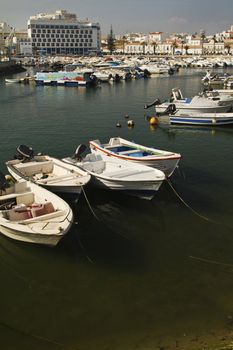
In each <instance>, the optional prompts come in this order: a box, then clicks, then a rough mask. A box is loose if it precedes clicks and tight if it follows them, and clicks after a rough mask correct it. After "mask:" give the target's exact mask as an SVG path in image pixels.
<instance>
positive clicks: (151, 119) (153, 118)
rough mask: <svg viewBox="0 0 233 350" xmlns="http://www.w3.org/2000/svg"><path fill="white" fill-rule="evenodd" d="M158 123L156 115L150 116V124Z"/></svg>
mask: <svg viewBox="0 0 233 350" xmlns="http://www.w3.org/2000/svg"><path fill="white" fill-rule="evenodd" d="M158 123H159V119H158V118H157V117H151V118H150V125H157V124H158Z"/></svg>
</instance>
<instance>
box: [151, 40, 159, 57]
mask: <svg viewBox="0 0 233 350" xmlns="http://www.w3.org/2000/svg"><path fill="white" fill-rule="evenodd" d="M152 46H153V53H154V55H155V54H156V47H157V46H158V43H157V41H153V42H152Z"/></svg>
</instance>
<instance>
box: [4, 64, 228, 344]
mask: <svg viewBox="0 0 233 350" xmlns="http://www.w3.org/2000/svg"><path fill="white" fill-rule="evenodd" d="M201 76H202V74H201V73H200V72H198V71H191V70H190V71H188V70H183V71H181V72H180V73H179V74H176V75H174V76H171V77H165V76H164V77H157V78H152V79H148V80H138V81H132V82H128V83H120V84H106V85H104V84H103V85H102V86H100V87H97V88H90V89H85V88H64V87H36V86H34V85H17V84H12V85H5V83H4V80H3V79H2V80H0V92H1V93H0V107H1V108H0V120H1V128H0V134H1V147H0V170H1V171H3V172H6V167H5V161H6V160H9V159H10V158H12V157H13V155H14V152H15V148H16V146H17V145H18V144H21V143H23V144H27V145H31V146H32V147H33V148H34V150H35V151H38V152H40V151H41V152H45V153H49V154H50V155H52V156H56V157H63V156H67V155H70V154H72V153H73V152H74V150H75V148H76V147H77V146H78V145H79V144H80V143H84V144H86V145H88V140H91V139H97V138H98V139H100V140H102V141H107V140H108V139H109V138H110V137H113V136H117V135H119V136H122V137H124V138H126V139H130V140H134V141H135V142H138V143H142V144H145V145H149V146H154V147H157V148H161V149H166V150H171V151H175V152H180V153H181V154H182V160H181V162H180V167H179V169H178V170H177V171H176V173H175V174H174V176H173V177H172V184H173V186H174V188H175V189H176V191H177V192H178V194H179V195H180V196H181V198H182V199H183V200H184V201H185V202H186V203H188V205H190V206H191V208H192V209H193V210H195V212H194V211H192V210H191V209H190V208H188V207H187V206H185V205H184V203H182V202H181V201H180V200H179V198H178V197H177V195H176V194H175V193H174V191H173V190H172V188H171V187H170V186H169V185H168V184H167V183H165V184H164V185H163V186H162V187H161V189H160V190H159V192H158V195H157V197H155V198H154V199H153V200H152V201H143V200H140V199H136V198H133V197H127V196H124V195H119V194H117V193H112V192H108V191H100V190H94V189H92V188H87V190H86V194H87V197H88V199H89V202H90V205H91V207H92V209H93V210H94V212H95V214H96V216H97V218H98V220H97V219H96V218H95V217H94V216H93V215H92V213H91V211H90V209H89V206H88V204H87V202H86V200H85V197H84V196H83V197H81V199H80V200H79V202H78V203H71V205H72V207H73V210H74V213H75V216H76V220H77V222H78V224H77V225H74V226H73V228H72V230H71V231H70V232H69V233H68V235H67V236H66V237H65V238H64V240H63V241H61V243H60V244H59V246H57V247H56V248H54V249H51V248H46V247H41V246H34V245H29V244H26V243H20V242H16V241H13V240H10V239H7V238H6V237H4V236H2V235H0V280H1V288H0V344H1V348H2V349H4V350H8V349H9V350H11V349H16V348H17V349H24V350H26V349H35V350H37V349H38V350H40V349H67V350H68V349H77V350H100V349H101V350H103V349H109V350H110V349H111V350H120V349H121V350H131V349H139V350H142V349H143V350H144V349H159V348H160V349H162V348H163V349H166V348H168V347H169V348H170V349H173V348H182V347H183V348H186V349H187V348H190V349H191V348H196V349H199V348H203V346H204V345H205V343H207V344H208V342H209V343H211V342H212V341H214V342H216V343H219V342H221V339H222V338H223V335H224V337H225V338H226V337H227V336H229V334H230V333H229V332H230V331H231V330H232V326H233V321H232V320H233V299H232V292H233V278H232V271H233V270H232V267H233V254H232V251H233V222H232V221H233V220H232V215H233V206H232V199H233V186H232V178H233V163H232V145H233V128H220V127H219V128H214V129H211V128H193V127H183V128H182V127H172V126H169V125H168V124H162V123H161V124H159V126H158V127H156V128H152V127H151V126H150V125H149V124H148V121H147V116H148V115H149V114H152V113H153V110H147V111H145V110H144V109H143V106H144V104H145V103H146V102H147V103H149V102H152V101H153V100H154V99H155V98H156V97H159V98H161V99H162V98H166V97H168V96H169V94H170V91H171V88H173V87H180V88H181V89H182V91H183V94H184V95H185V96H192V95H193V94H196V93H197V92H200V90H201V89H202V86H201ZM126 114H129V115H130V117H131V118H132V119H133V120H134V122H135V126H134V128H131V129H130V128H128V127H127V121H126V119H125V118H124V116H125V115H126ZM118 122H120V123H121V124H122V127H121V128H116V123H118ZM198 214H200V215H198ZM207 219H209V220H207Z"/></svg>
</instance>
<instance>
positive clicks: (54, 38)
mask: <svg viewBox="0 0 233 350" xmlns="http://www.w3.org/2000/svg"><path fill="white" fill-rule="evenodd" d="M28 36H29V38H31V40H32V50H33V52H34V53H35V52H38V53H46V54H81V55H85V54H88V53H90V52H99V51H100V40H101V39H100V25H99V23H91V22H89V21H88V20H86V21H79V20H77V17H76V15H75V14H71V13H68V12H67V11H65V10H58V11H56V12H55V13H54V14H38V15H36V16H32V17H30V19H29V21H28Z"/></svg>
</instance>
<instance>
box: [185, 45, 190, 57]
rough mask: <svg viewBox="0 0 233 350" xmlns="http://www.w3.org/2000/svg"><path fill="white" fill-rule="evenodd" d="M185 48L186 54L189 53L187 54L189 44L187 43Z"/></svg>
mask: <svg viewBox="0 0 233 350" xmlns="http://www.w3.org/2000/svg"><path fill="white" fill-rule="evenodd" d="M184 49H185V54H186V55H187V54H188V50H189V46H188V45H187V44H186V45H185V46H184Z"/></svg>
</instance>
